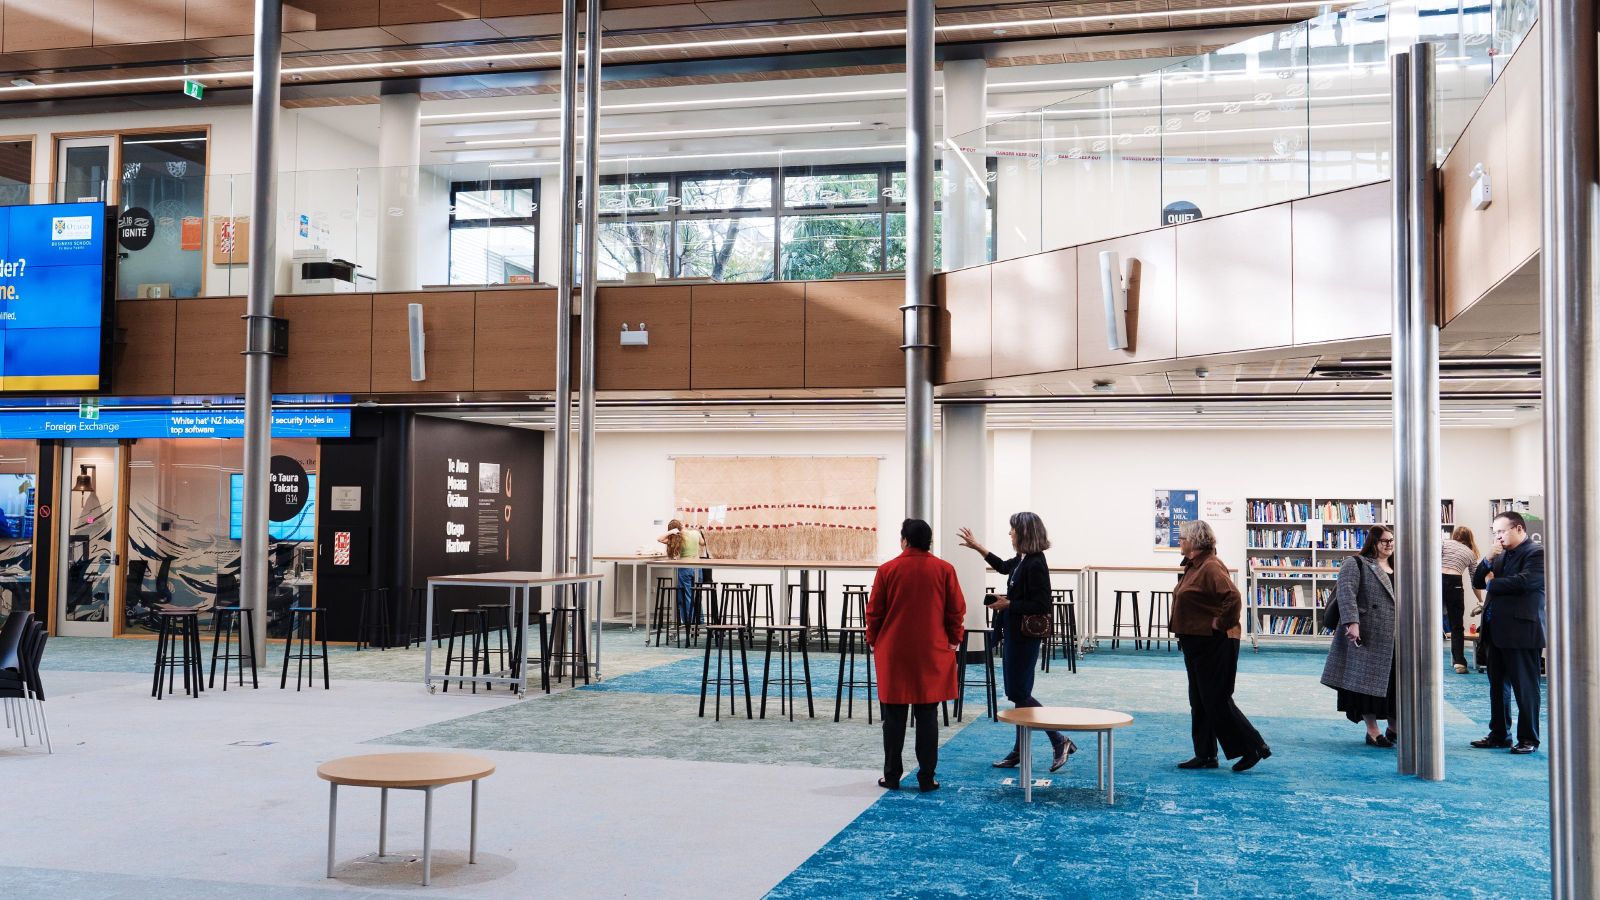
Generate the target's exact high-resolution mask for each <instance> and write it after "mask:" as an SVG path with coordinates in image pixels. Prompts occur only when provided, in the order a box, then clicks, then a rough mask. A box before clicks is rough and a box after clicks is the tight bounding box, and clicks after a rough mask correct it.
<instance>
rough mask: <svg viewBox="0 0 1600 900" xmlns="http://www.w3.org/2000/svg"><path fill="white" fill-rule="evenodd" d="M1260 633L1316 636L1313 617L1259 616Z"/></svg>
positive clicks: (1315, 624)
mask: <svg viewBox="0 0 1600 900" xmlns="http://www.w3.org/2000/svg"><path fill="white" fill-rule="evenodd" d="M1261 631H1262V632H1264V633H1266V634H1306V635H1311V634H1316V633H1317V623H1316V620H1315V617H1314V616H1292V615H1271V614H1270V613H1268V614H1263V615H1262V616H1261Z"/></svg>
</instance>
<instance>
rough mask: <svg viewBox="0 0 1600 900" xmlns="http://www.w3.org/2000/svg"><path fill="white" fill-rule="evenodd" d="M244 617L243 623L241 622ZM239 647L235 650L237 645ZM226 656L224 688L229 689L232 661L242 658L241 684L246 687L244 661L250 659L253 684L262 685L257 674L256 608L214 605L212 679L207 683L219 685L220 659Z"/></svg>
mask: <svg viewBox="0 0 1600 900" xmlns="http://www.w3.org/2000/svg"><path fill="white" fill-rule="evenodd" d="M241 620H242V622H243V624H242V625H241V624H240V623H241ZM235 644H237V645H238V647H239V649H238V650H237V651H235V650H234V649H233V647H234V645H235ZM219 659H220V660H222V689H223V690H227V689H228V665H229V664H230V663H231V662H232V661H233V660H238V661H239V686H240V687H244V664H245V661H246V660H249V662H250V687H251V688H253V689H259V688H260V687H261V682H260V681H258V680H257V677H256V617H255V610H253V609H246V608H244V607H242V606H214V607H212V608H211V680H210V683H209V684H207V685H206V687H216V686H217V660H219Z"/></svg>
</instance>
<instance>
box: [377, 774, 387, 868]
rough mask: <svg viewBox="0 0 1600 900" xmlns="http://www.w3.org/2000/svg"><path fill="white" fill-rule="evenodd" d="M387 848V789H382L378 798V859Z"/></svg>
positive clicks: (381, 857) (380, 858)
mask: <svg viewBox="0 0 1600 900" xmlns="http://www.w3.org/2000/svg"><path fill="white" fill-rule="evenodd" d="M388 846H389V789H388V788H383V792H382V793H381V794H380V795H379V796H378V859H379V860H380V861H381V860H382V859H383V851H384V850H386V849H388Z"/></svg>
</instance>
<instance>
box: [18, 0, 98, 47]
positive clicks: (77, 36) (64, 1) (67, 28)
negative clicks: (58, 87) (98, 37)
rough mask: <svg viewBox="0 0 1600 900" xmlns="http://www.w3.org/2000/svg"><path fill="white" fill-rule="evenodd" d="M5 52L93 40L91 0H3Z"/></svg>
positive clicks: (78, 45) (68, 45)
mask: <svg viewBox="0 0 1600 900" xmlns="http://www.w3.org/2000/svg"><path fill="white" fill-rule="evenodd" d="M0 40H3V44H0V46H4V47H5V52H7V53H16V52H18V51H22V50H55V49H58V48H61V47H87V46H89V45H90V44H92V43H94V0H5V32H4V35H0Z"/></svg>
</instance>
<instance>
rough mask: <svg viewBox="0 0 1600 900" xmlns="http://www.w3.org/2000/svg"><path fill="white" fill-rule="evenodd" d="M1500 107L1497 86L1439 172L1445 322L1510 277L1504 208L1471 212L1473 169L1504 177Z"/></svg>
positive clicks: (1502, 102) (1493, 206)
mask: <svg viewBox="0 0 1600 900" xmlns="http://www.w3.org/2000/svg"><path fill="white" fill-rule="evenodd" d="M1505 104H1506V100H1505V91H1504V90H1503V86H1502V85H1496V86H1495V87H1494V88H1492V89H1491V90H1490V91H1489V96H1487V97H1485V98H1484V100H1483V105H1481V106H1479V107H1478V112H1477V113H1476V114H1475V115H1474V116H1473V117H1472V121H1471V122H1470V123H1468V125H1467V129H1466V131H1465V132H1463V133H1462V135H1461V138H1460V139H1459V140H1457V141H1456V145H1455V148H1454V149H1452V150H1451V151H1450V156H1449V157H1448V158H1446V159H1445V161H1444V166H1443V169H1442V171H1441V172H1440V181H1441V182H1442V185H1443V187H1442V191H1441V196H1442V201H1441V203H1440V206H1439V215H1440V217H1441V218H1442V220H1443V222H1442V231H1441V240H1440V244H1441V246H1440V255H1441V256H1442V257H1443V265H1442V266H1441V269H1442V274H1443V279H1444V284H1443V289H1444V318H1445V321H1446V322H1448V321H1450V320H1451V319H1453V318H1455V317H1456V316H1458V315H1460V314H1461V312H1462V311H1464V310H1465V309H1466V308H1467V307H1469V306H1471V305H1472V304H1474V303H1476V302H1477V301H1478V298H1479V297H1482V296H1483V295H1484V294H1485V293H1487V292H1488V290H1489V289H1490V288H1491V287H1494V285H1495V283H1496V282H1498V281H1499V280H1500V279H1501V278H1503V277H1505V276H1506V275H1507V274H1510V271H1511V264H1510V262H1509V259H1510V254H1509V253H1508V247H1509V245H1508V243H1507V228H1508V227H1509V224H1510V217H1509V213H1510V208H1509V204H1506V203H1501V202H1494V203H1491V204H1489V208H1488V209H1481V210H1480V209H1473V208H1472V169H1473V167H1474V166H1476V165H1478V164H1479V163H1482V164H1483V167H1484V169H1485V170H1487V171H1488V172H1489V174H1490V177H1491V178H1492V177H1494V175H1495V173H1497V172H1499V173H1504V172H1505V171H1506V164H1505V161H1506V153H1505V146H1506V134H1505V126H1506V105H1505ZM1536 139H1537V138H1535V140H1536Z"/></svg>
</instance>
